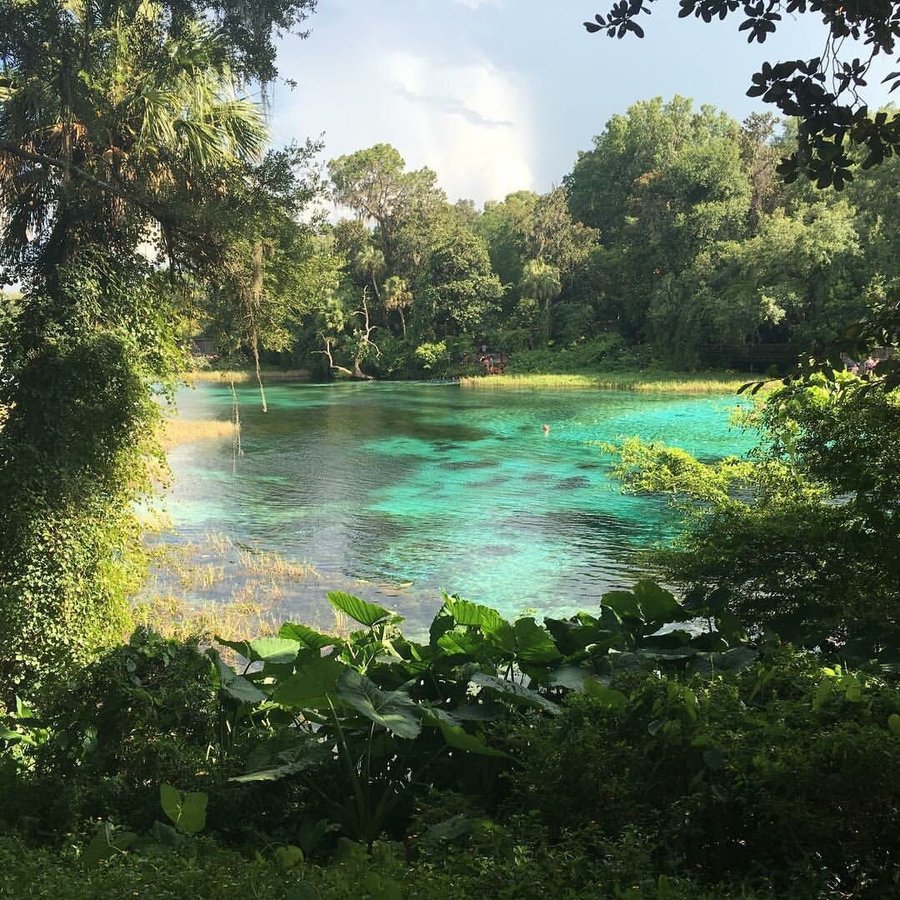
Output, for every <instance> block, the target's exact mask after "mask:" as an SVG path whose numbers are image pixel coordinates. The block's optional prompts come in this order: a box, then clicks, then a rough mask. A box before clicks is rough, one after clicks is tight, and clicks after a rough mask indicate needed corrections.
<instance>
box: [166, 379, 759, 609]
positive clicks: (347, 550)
mask: <svg viewBox="0 0 900 900" xmlns="http://www.w3.org/2000/svg"><path fill="white" fill-rule="evenodd" d="M238 391H239V398H240V404H241V409H240V417H241V422H242V426H243V428H242V438H243V448H244V454H245V455H244V457H243V458H242V459H240V460H239V461H238V465H237V473H236V474H235V475H233V474H232V448H231V444H230V443H229V442H227V441H223V442H219V443H196V444H192V445H186V446H182V447H178V448H176V449H175V450H173V451H172V453H171V454H170V463H171V466H172V470H173V473H174V476H175V482H174V487H173V489H172V491H171V494H170V496H169V498H168V510H169V513H170V515H171V518H172V520H173V523H174V527H175V537H174V540H179V541H194V542H195V541H197V540H198V539H199V538H200V537H201V536H202V535H204V534H208V533H211V532H218V533H224V534H226V535H228V537H229V538H231V539H232V540H234V541H242V542H246V543H248V544H252V545H254V546H256V547H261V548H264V549H265V550H268V551H276V552H278V553H280V554H282V555H284V556H285V557H286V558H288V559H290V560H296V561H303V562H308V563H310V564H312V565H313V566H314V567H315V569H316V570H317V571H318V572H319V573H320V575H321V580H319V581H317V582H312V583H310V584H302V585H297V587H296V590H294V591H292V592H291V593H290V595H289V596H287V597H286V601H285V613H286V614H289V615H292V616H294V617H297V618H307V619H316V620H320V619H321V615H322V610H323V609H324V608H325V605H326V604H325V600H324V592H325V591H326V590H328V589H330V588H332V587H335V586H343V587H345V588H346V586H347V584H348V583H350V582H352V584H353V585H355V586H356V587H355V589H356V590H357V592H358V593H361V594H362V595H363V596H365V597H367V598H368V599H371V600H376V601H377V600H379V599H383V598H384V597H390V602H389V604H388V605H390V606H391V607H392V608H395V609H397V610H398V611H400V612H402V613H404V614H405V615H407V616H409V617H411V618H412V619H413V622H414V623H422V622H424V621H426V620H427V619H428V618H429V617H430V615H431V614H432V613H433V612H434V610H435V609H436V608H437V606H438V605H439V604H440V591H441V590H447V591H449V592H452V593H460V594H462V595H464V596H467V597H470V598H473V599H478V600H480V601H482V602H486V603H489V604H492V605H494V606H496V607H498V608H499V609H501V610H502V611H504V612H506V613H508V614H514V613H516V612H518V611H519V610H521V609H523V608H535V609H537V610H538V611H540V612H542V613H544V612H546V613H550V612H553V613H557V614H558V613H562V612H564V611H569V610H573V609H575V608H586V607H587V608H589V607H591V606H593V605H594V604H595V603H596V600H597V598H598V597H599V595H600V594H601V593H603V591H605V590H608V589H609V588H610V587H612V586H622V585H623V584H628V583H630V582H631V581H632V580H633V578H634V577H635V574H636V570H635V551H636V550H637V549H639V548H642V547H646V546H649V545H651V544H653V543H655V542H657V541H659V540H661V539H663V538H665V537H668V536H670V535H671V534H672V530H673V525H674V523H673V521H672V517H671V514H670V513H669V511H668V510H667V509H666V508H665V506H664V504H663V503H662V502H661V501H659V500H658V499H655V498H644V497H628V496H623V495H622V494H621V493H620V492H619V487H618V485H617V484H616V483H615V482H614V481H612V480H611V479H610V474H609V469H610V465H611V461H610V460H609V459H605V458H603V457H602V455H601V453H600V451H599V450H598V448H597V447H596V446H593V445H592V444H591V443H590V442H593V441H615V440H617V439H621V438H623V437H626V436H629V435H634V434H637V435H640V436H641V437H643V438H645V439H650V440H665V441H666V442H668V443H670V444H674V445H676V446H680V447H684V448H685V449H687V450H690V451H692V452H694V453H697V454H698V455H701V456H702V457H704V458H718V457H722V456H725V455H728V454H731V453H741V452H743V451H745V450H746V449H747V448H748V447H749V446H750V444H752V437H751V436H749V435H746V434H742V433H741V432H740V431H736V430H733V429H729V427H728V409H729V408H730V407H732V406H733V405H734V404H735V402H736V401H735V399H734V398H731V397H726V398H714V399H709V398H696V397H690V398H680V397H674V398H673V397H671V396H658V395H657V396H648V395H644V394H636V393H631V392H610V391H568V392H550V391H544V392H539V393H536V392H522V393H519V392H497V393H493V392H481V391H466V390H463V389H461V388H459V387H457V386H453V385H415V384H339V385H327V386H321V385H299V384H298V385H274V386H272V387H271V388H269V389H268V391H267V395H268V399H269V412H268V413H262V412H261V410H260V409H259V405H258V400H257V396H258V395H256V394H255V392H254V390H253V388H252V387H250V386H246V387H240V388H238ZM178 401H179V408H180V410H181V414H182V415H183V416H185V417H186V418H218V419H225V420H227V419H228V418H229V417H230V414H231V395H230V389H229V388H228V387H227V386H219V385H215V384H212V385H203V386H201V387H199V388H197V389H194V390H186V391H184V392H182V393H181V395H180V396H179V398H178ZM545 422H546V423H549V424H550V425H551V430H550V433H549V434H544V432H543V430H542V425H543V423H545Z"/></svg>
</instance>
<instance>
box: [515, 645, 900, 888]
mask: <svg viewBox="0 0 900 900" xmlns="http://www.w3.org/2000/svg"><path fill="white" fill-rule="evenodd" d="M613 685H614V686H617V687H619V688H620V689H622V691H623V693H626V694H627V696H628V701H627V704H619V705H618V706H617V707H611V706H610V705H609V703H608V702H606V701H605V700H604V699H603V698H602V697H600V698H598V697H592V696H591V695H590V694H573V695H572V696H570V697H569V699H568V701H567V703H566V704H565V708H564V712H563V714H562V715H560V716H558V717H556V718H555V719H552V720H546V721H542V722H541V723H539V725H537V726H536V727H529V728H520V729H518V730H517V731H516V732H515V737H514V738H513V744H514V745H515V746H517V751H516V756H517V758H518V759H519V760H521V762H522V767H521V769H520V770H518V771H517V773H516V776H515V780H514V800H513V801H512V802H513V805H514V808H517V809H533V810H536V811H537V813H538V814H539V815H540V817H541V820H542V821H543V822H544V823H545V825H546V826H547V827H548V829H549V833H550V834H551V836H552V835H559V834H562V833H563V832H564V831H565V830H566V829H570V830H571V829H582V828H592V827H599V828H600V830H601V832H602V833H603V834H606V835H609V836H614V835H620V834H622V833H623V832H624V831H625V830H627V829H628V828H635V827H636V828H638V829H640V830H641V831H642V832H643V833H645V834H648V835H654V836H655V838H656V843H657V850H656V851H655V853H654V865H655V866H656V867H658V868H659V869H661V870H662V871H669V872H678V871H690V872H693V873H696V874H697V875H698V876H700V877H703V878H705V879H708V880H709V881H710V882H717V881H719V880H736V881H741V880H743V879H753V878H758V877H761V876H769V877H772V878H774V879H781V881H782V884H781V888H783V889H784V888H787V887H788V885H789V882H790V881H791V879H796V878H799V877H800V873H802V874H803V876H804V878H805V879H806V883H807V884H808V885H809V886H810V893H809V896H816V893H815V892H816V891H817V890H820V889H821V890H825V888H826V887H828V886H829V885H831V886H832V887H835V888H837V887H840V889H842V890H845V891H849V892H855V893H853V895H854V896H857V895H859V896H863V895H866V896H882V895H884V896H886V895H887V893H882V894H880V893H879V892H890V890H893V889H896V883H895V882H894V881H893V880H892V879H893V878H894V873H896V868H895V867H894V866H893V855H894V853H895V852H896V848H897V847H898V846H900V816H898V810H900V738H898V735H897V734H896V733H892V731H891V728H890V727H889V722H890V717H891V716H892V715H896V713H897V712H898V710H900V696H898V694H897V692H896V690H894V689H893V688H891V687H889V686H886V685H884V684H882V683H881V682H879V681H878V680H876V679H865V678H863V677H862V676H859V675H852V676H848V675H847V674H846V673H841V672H837V671H833V670H827V671H826V672H825V673H823V671H822V670H821V669H820V668H819V667H817V666H816V664H815V662H814V660H813V659H812V658H811V657H808V656H796V657H794V656H790V655H787V654H784V653H779V654H778V655H776V656H775V657H774V658H772V659H770V660H768V661H767V662H765V663H761V664H758V665H756V666H754V667H752V668H751V669H748V670H747V671H745V672H744V673H742V674H739V675H728V676H720V677H718V678H714V679H712V680H711V681H705V682H701V681H699V680H697V679H694V680H691V681H685V680H683V679H678V678H675V677H672V676H670V677H668V678H659V677H654V676H646V675H628V676H626V675H622V676H619V677H617V678H615V679H614V680H613ZM798 883H799V882H798ZM792 896H801V894H800V893H799V891H798V892H796V893H793V894H792Z"/></svg>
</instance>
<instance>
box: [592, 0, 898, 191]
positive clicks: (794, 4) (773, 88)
mask: <svg viewBox="0 0 900 900" xmlns="http://www.w3.org/2000/svg"><path fill="white" fill-rule="evenodd" d="M652 2H653V0H620V2H617V3H614V4H613V6H612V8H611V9H610V10H609V12H608V13H607V14H606V15H602V14H599V13H598V14H597V15H596V16H595V17H594V21H593V22H585V23H584V27H585V28H586V29H587V30H588V31H589V32H591V33H596V32H600V31H605V32H606V33H607V35H609V36H610V37H618V38H622V37H625V35H627V34H634V35H636V36H637V37H643V36H644V30H643V28H642V27H641V26H640V25H639V24H638V22H637V19H638V17H639V16H640V15H641V14H642V13H645V14H648V15H649V13H650V9H649V5H650V4H651V3H652ZM679 5H680V7H681V8H680V11H679V13H678V14H679V16H680V17H682V18H685V17H687V16H695V17H696V18H698V19H702V20H703V21H704V22H711V21H712V20H713V18H718V19H725V18H727V17H728V16H732V15H738V16H741V17H742V20H741V23H740V25H739V26H738V31H741V32H746V33H747V40H748V41H749V42H751V43H752V42H753V41H758V42H759V43H763V42H764V41H765V40H766V38H767V37H768V36H769V35H770V34H773V33H774V32H775V31H776V30H777V29H778V23H779V22H780V21H781V19H782V16H783V14H788V15H792V16H796V15H800V14H804V15H810V16H818V17H819V18H821V21H822V24H823V26H824V28H825V32H826V41H825V50H824V52H823V54H822V56H817V57H814V58H813V59H807V60H802V59H797V60H785V61H781V62H777V63H769V62H766V63H763V65H762V68H761V69H760V71H759V72H757V73H756V74H755V75H753V77H752V84H751V86H750V89H749V90H748V91H747V95H748V96H750V97H761V98H762V99H763V101H764V102H766V103H773V104H775V106H776V107H777V108H778V109H779V110H780V111H781V112H782V113H783V114H784V115H785V116H790V117H796V118H797V119H798V130H797V148H796V150H794V151H793V152H792V153H791V154H790V155H789V156H788V157H786V158H785V159H784V160H782V163H781V165H780V166H779V169H778V171H779V173H780V174H781V176H782V177H783V178H784V179H785V181H788V182H790V181H794V180H795V179H796V178H797V177H798V176H799V175H800V174H804V175H806V176H807V177H809V178H810V179H813V180H815V181H816V183H817V184H818V186H819V187H823V188H824V187H829V186H834V187H835V188H836V189H838V190H840V189H841V188H842V187H843V185H844V183H845V182H846V181H849V180H851V179H852V177H853V176H852V173H851V168H852V166H853V165H854V164H855V163H856V162H857V161H860V162H861V164H862V166H863V168H869V167H870V166H873V165H877V164H878V163H881V162H883V161H884V159H885V158H887V157H889V156H891V155H893V154H895V153H900V117H898V116H897V115H895V114H893V113H890V112H878V113H877V114H875V115H872V114H870V111H869V108H868V106H867V105H866V103H865V100H864V99H863V97H862V96H861V94H860V89H861V88H864V87H865V86H866V83H867V82H866V79H867V76H868V74H869V71H870V69H871V66H872V64H873V62H874V61H875V59H876V58H877V57H883V56H887V57H890V56H892V55H893V54H894V52H895V49H896V42H897V40H898V39H900V3H895V2H889V0H855V2H852V3H847V2H846V0H679ZM848 39H849V41H848ZM860 48H861V51H862V58H859V57H855V58H853V59H849V58H848V56H849V54H850V53H854V52H860ZM884 81H885V82H887V83H890V84H891V91H893V90H894V89H896V87H897V86H898V85H900V71H894V72H891V73H890V74H889V75H888V76H887V77H886V78H885V79H884ZM854 148H858V150H861V151H862V156H861V159H860V158H859V156H860V154H859V153H858V151H857V150H856V149H854Z"/></svg>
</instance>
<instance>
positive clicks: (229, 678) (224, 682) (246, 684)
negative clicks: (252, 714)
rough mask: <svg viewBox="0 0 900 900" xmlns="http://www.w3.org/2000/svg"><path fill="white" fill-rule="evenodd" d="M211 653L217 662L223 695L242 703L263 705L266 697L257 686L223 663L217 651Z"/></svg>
mask: <svg viewBox="0 0 900 900" xmlns="http://www.w3.org/2000/svg"><path fill="white" fill-rule="evenodd" d="M210 652H211V653H212V654H213V656H214V658H215V661H216V668H217V670H218V673H219V687H220V688H221V690H222V692H223V693H225V694H227V695H228V696H229V697H231V698H232V700H237V701H238V702H240V703H262V701H263V700H265V699H266V695H265V694H264V693H263V692H262V691H261V690H260V689H259V688H258V687H256V685H255V684H253V683H252V682H250V681H248V680H247V679H246V678H244V677H243V676H241V675H238V674H237V672H235V671H234V669H232V668H231V666H229V665H228V664H227V663H224V662H223V661H222V658H221V657H220V656H219V654H218V653H216V652H215V651H210Z"/></svg>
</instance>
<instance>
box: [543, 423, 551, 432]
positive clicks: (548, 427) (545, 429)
mask: <svg viewBox="0 0 900 900" xmlns="http://www.w3.org/2000/svg"><path fill="white" fill-rule="evenodd" d="M544 434H550V426H549V425H545V426H544Z"/></svg>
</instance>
